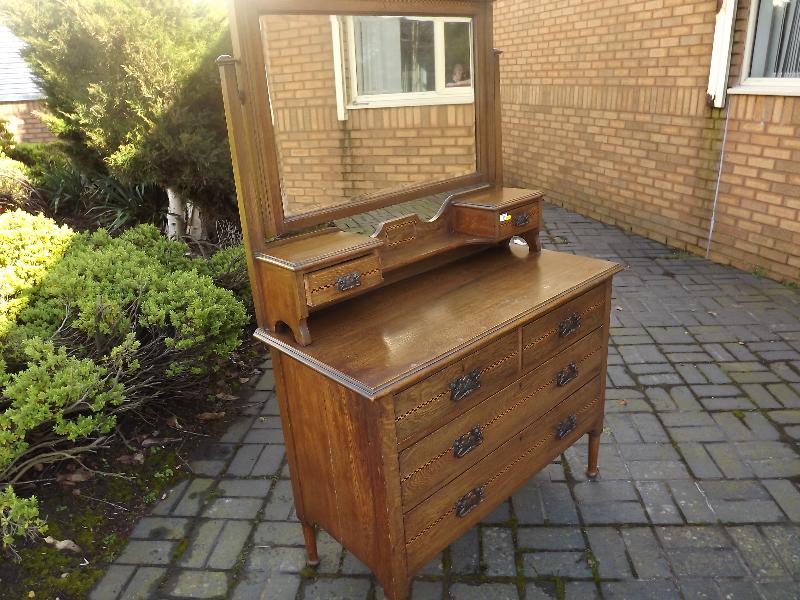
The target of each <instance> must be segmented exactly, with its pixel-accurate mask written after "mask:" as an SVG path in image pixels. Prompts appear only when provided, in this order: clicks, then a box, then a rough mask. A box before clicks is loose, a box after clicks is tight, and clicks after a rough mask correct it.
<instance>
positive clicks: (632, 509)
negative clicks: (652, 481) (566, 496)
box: [574, 481, 647, 524]
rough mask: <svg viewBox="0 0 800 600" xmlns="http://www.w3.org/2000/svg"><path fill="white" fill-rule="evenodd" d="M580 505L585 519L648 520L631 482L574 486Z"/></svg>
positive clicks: (592, 521) (600, 521) (604, 521)
mask: <svg viewBox="0 0 800 600" xmlns="http://www.w3.org/2000/svg"><path fill="white" fill-rule="evenodd" d="M574 489H575V496H576V498H577V499H578V508H579V510H580V512H581V515H583V519H584V521H585V522H586V523H590V524H616V523H620V524H621V523H647V516H646V515H645V513H644V509H643V508H642V505H641V504H640V502H639V498H638V496H637V495H636V490H635V488H634V487H633V484H631V483H630V482H618V481H614V482H609V481H596V482H586V483H579V484H577V485H576V486H575V488H574Z"/></svg>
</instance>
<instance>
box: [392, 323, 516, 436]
mask: <svg viewBox="0 0 800 600" xmlns="http://www.w3.org/2000/svg"><path fill="white" fill-rule="evenodd" d="M518 333H519V332H518V331H514V332H512V333H509V334H507V335H504V336H503V337H501V338H500V339H498V340H497V341H495V342H492V343H491V344H488V345H487V346H484V347H483V348H481V349H480V350H478V351H477V352H475V353H473V354H470V355H469V356H466V357H464V358H462V359H461V360H459V361H457V362H455V363H454V364H452V365H450V366H448V367H446V368H444V369H442V370H441V371H438V372H436V373H434V374H433V375H431V376H430V377H428V378H427V379H424V380H422V381H420V382H419V383H417V384H415V385H413V386H411V387H410V388H408V389H405V390H403V391H401V392H399V393H398V394H397V395H396V396H395V400H394V402H395V415H397V416H396V417H395V424H396V427H397V439H398V440H399V445H400V447H406V446H409V445H411V444H412V443H414V442H416V441H417V440H419V439H421V438H422V437H424V436H425V435H427V433H429V432H430V431H431V430H433V429H436V428H437V427H439V426H441V425H442V424H444V423H447V422H449V421H452V420H453V419H454V418H455V417H457V416H458V415H460V414H462V413H464V412H466V411H467V410H469V409H470V408H472V407H473V406H475V405H476V404H478V403H480V402H482V401H483V400H485V399H486V398H488V397H489V396H491V395H492V394H494V393H495V392H498V391H499V390H500V389H502V388H504V387H505V386H507V385H508V383H509V382H510V381H514V380H515V379H516V378H517V375H518V366H519V364H518V363H519V339H518Z"/></svg>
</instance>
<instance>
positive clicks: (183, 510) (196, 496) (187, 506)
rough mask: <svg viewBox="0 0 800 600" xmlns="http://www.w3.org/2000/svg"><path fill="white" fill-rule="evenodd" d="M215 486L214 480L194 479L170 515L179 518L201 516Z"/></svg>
mask: <svg viewBox="0 0 800 600" xmlns="http://www.w3.org/2000/svg"><path fill="white" fill-rule="evenodd" d="M213 486H214V480H213V479H203V478H200V479H193V480H192V482H191V483H190V484H189V485H188V486H187V488H186V491H185V492H184V494H183V496H182V497H181V499H180V501H179V502H178V503H177V504H176V505H175V507H174V508H173V509H172V510H171V511H170V513H171V514H172V515H174V516H177V517H193V516H195V515H198V514H200V509H201V508H202V507H203V503H204V502H205V499H206V496H208V493H209V492H210V491H211V488H212V487H213Z"/></svg>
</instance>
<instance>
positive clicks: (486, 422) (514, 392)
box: [400, 329, 605, 511]
mask: <svg viewBox="0 0 800 600" xmlns="http://www.w3.org/2000/svg"><path fill="white" fill-rule="evenodd" d="M604 342H605V337H604V335H603V330H602V329H598V330H596V331H595V332H594V333H593V334H590V335H587V336H586V337H584V338H583V339H581V340H578V341H577V342H575V343H574V344H573V345H572V346H570V347H569V348H567V349H565V350H564V351H563V352H561V354H559V355H558V356H556V357H554V358H552V359H551V360H549V361H547V362H546V363H545V364H543V365H541V366H540V367H539V368H538V369H536V370H535V371H532V372H531V373H529V374H528V375H526V376H524V377H523V378H522V379H521V380H519V381H517V382H515V383H514V384H512V385H510V386H509V387H507V388H504V389H503V390H501V391H500V392H498V393H496V394H495V395H494V396H492V397H490V398H488V399H487V400H486V401H485V402H481V403H480V404H478V405H477V406H475V407H474V408H472V409H470V410H468V411H467V412H465V413H463V414H462V415H461V416H459V417H458V418H456V419H454V420H453V421H451V422H450V423H448V424H446V425H444V426H443V427H441V428H440V429H438V430H437V431H435V432H434V433H432V434H431V435H429V436H428V437H426V438H424V439H422V440H420V441H419V442H417V443H416V444H414V445H413V446H410V447H409V448H407V449H406V450H404V451H403V452H401V453H400V481H401V489H402V494H403V506H404V510H406V511H407V510H408V509H409V508H413V507H414V506H416V505H417V504H418V503H419V502H420V501H421V500H423V499H424V498H426V497H427V496H430V495H431V494H432V493H433V492H434V491H436V490H437V489H438V488H439V487H440V486H441V485H442V484H444V483H446V482H447V481H449V480H450V479H452V478H453V477H455V476H456V475H458V474H460V473H462V472H463V471H465V470H467V469H468V468H470V467H471V466H472V465H474V464H475V463H477V462H478V461H480V460H481V459H482V458H484V457H485V456H486V455H488V454H490V453H491V452H492V451H493V450H494V449H495V448H497V447H498V446H500V445H501V444H503V443H504V442H505V441H506V440H508V439H509V438H510V437H512V436H513V435H514V434H515V433H517V432H518V431H520V430H521V429H523V428H524V427H525V426H526V425H528V424H529V423H531V422H533V421H535V420H537V419H539V418H541V417H542V416H543V415H544V414H545V413H547V412H548V411H549V410H551V409H552V408H553V407H554V406H556V405H558V404H559V403H560V402H561V401H562V400H564V398H566V397H567V396H568V395H570V394H572V393H573V392H575V390H578V389H580V388H581V387H582V386H584V385H585V384H586V383H588V382H589V381H590V380H592V379H593V378H595V377H597V376H598V375H599V373H600V369H601V367H602V359H603V356H604V352H605V346H604ZM573 365H574V371H573V368H572V367H573ZM573 372H574V374H575V376H574V377H572V378H569V375H570V374H571V373H573ZM565 374H566V375H565ZM559 383H561V385H559Z"/></svg>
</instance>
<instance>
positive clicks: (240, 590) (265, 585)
mask: <svg viewBox="0 0 800 600" xmlns="http://www.w3.org/2000/svg"><path fill="white" fill-rule="evenodd" d="M300 581H301V579H300V577H299V576H297V575H289V574H285V573H275V574H270V573H266V572H263V571H243V572H242V574H241V577H240V579H239V582H238V584H237V585H236V588H235V589H234V591H233V596H232V597H231V598H232V600H295V598H296V597H297V591H298V589H299V588H300Z"/></svg>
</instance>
